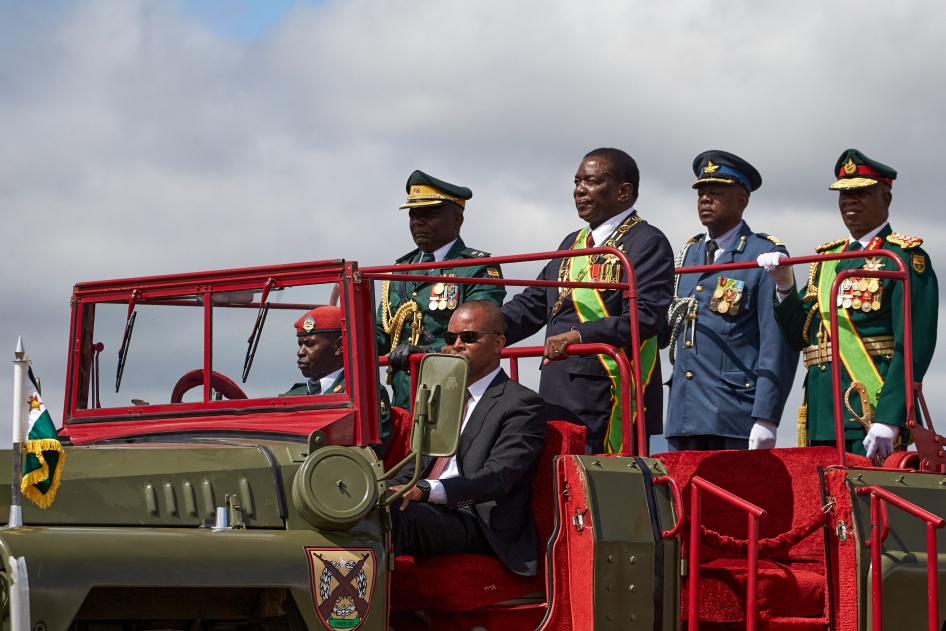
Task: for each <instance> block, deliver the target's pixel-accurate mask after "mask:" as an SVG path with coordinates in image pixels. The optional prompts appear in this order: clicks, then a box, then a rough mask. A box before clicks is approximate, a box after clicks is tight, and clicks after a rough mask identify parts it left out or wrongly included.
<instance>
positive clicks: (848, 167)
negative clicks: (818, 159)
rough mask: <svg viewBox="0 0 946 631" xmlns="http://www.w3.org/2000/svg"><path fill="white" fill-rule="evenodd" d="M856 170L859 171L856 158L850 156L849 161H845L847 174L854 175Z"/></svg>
mask: <svg viewBox="0 0 946 631" xmlns="http://www.w3.org/2000/svg"><path fill="white" fill-rule="evenodd" d="M856 171H857V165H856V164H854V160H853V159H852V158H848V159H847V162H845V163H844V173H845V175H854V173H855V172H856Z"/></svg>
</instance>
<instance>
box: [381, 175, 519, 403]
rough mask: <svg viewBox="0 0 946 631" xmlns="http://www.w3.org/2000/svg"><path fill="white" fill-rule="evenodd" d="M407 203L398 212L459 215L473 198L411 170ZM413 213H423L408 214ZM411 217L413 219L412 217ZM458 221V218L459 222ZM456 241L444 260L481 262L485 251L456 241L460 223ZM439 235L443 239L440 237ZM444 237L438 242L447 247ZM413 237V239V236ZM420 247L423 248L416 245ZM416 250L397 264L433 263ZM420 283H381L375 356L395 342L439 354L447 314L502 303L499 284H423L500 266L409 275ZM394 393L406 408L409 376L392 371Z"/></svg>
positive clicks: (495, 272) (492, 272) (483, 274)
mask: <svg viewBox="0 0 946 631" xmlns="http://www.w3.org/2000/svg"><path fill="white" fill-rule="evenodd" d="M406 191H407V201H405V202H404V203H403V204H402V205H401V209H405V208H406V209H424V208H432V207H445V205H451V204H452V205H453V206H452V207H453V208H458V209H459V211H460V212H462V210H463V209H464V208H465V207H466V200H468V199H470V198H471V197H473V193H472V191H470V189H468V188H466V187H463V186H456V185H454V184H450V183H448V182H444V181H443V180H438V179H437V178H435V177H431V176H429V175H427V174H426V173H424V172H423V171H414V172H413V173H411V175H410V177H408V179H407V185H406ZM411 212H412V213H415V212H421V211H415V210H412V211H411ZM412 216H413V215H412ZM461 221H462V218H461ZM454 229H455V230H456V232H454V233H453V235H454V236H456V241H455V242H454V243H453V245H452V246H451V247H450V249H449V250H448V251H447V253H446V255H445V256H444V257H443V261H458V260H463V259H475V258H485V257H488V256H489V253H488V252H482V251H480V250H474V249H472V248H468V247H466V244H465V243H463V239H461V238H460V237H459V224H456V225H455V226H454ZM441 237H442V235H441ZM450 238H452V236H450V237H448V238H447V239H446V240H444V241H443V242H442V245H441V246H440V247H441V248H442V247H446V245H447V243H449V242H450V240H449V239H450ZM415 239H416V237H415ZM417 243H418V244H419V245H423V244H422V243H421V242H420V241H418V242H417ZM432 251H435V250H428V251H427V252H425V251H422V250H421V249H420V248H418V249H415V250H413V251H411V252H408V253H407V254H405V255H404V256H402V257H401V258H399V259H398V260H397V264H398V265H403V264H407V263H424V262H433V261H434V257H433V254H432V253H431V252H432ZM412 274H416V275H417V276H418V277H420V278H418V280H417V281H416V282H414V281H384V282H383V283H382V285H381V301H380V305H379V307H378V320H377V339H378V352H380V353H389V352H391V351H393V350H394V349H395V348H396V347H397V346H398V345H399V344H413V345H423V346H426V347H428V348H429V349H430V350H434V351H439V350H440V349H441V348H442V347H443V334H444V332H445V331H446V330H447V324H448V323H449V322H450V316H452V315H453V312H454V311H455V310H456V308H457V307H458V306H460V305H462V304H463V303H464V302H470V301H471V300H489V301H490V302H494V303H496V304H497V305H499V306H502V304H503V298H505V296H506V289H505V288H504V287H502V286H500V285H469V284H460V283H450V282H442V281H426V280H423V278H422V277H424V276H456V277H459V278H502V271H501V270H500V268H499V266H498V265H471V266H469V267H455V268H451V267H448V266H447V265H444V267H443V268H438V269H433V270H418V271H415V272H412ZM390 383H391V386H392V388H393V390H394V405H396V406H398V407H401V408H404V409H408V410H409V409H410V408H411V405H412V403H413V401H411V378H410V375H409V374H408V373H405V372H395V373H393V376H392V377H391V380H390Z"/></svg>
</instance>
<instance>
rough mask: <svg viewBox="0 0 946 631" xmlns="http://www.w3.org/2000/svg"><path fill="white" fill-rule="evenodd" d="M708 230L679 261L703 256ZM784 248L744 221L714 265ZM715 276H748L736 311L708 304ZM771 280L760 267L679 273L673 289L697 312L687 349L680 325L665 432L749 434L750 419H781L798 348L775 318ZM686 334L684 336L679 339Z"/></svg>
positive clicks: (688, 263)
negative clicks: (692, 300) (693, 304)
mask: <svg viewBox="0 0 946 631" xmlns="http://www.w3.org/2000/svg"><path fill="white" fill-rule="evenodd" d="M704 238H705V235H701V236H700V237H699V239H698V240H697V241H696V242H694V243H691V244H690V245H689V248H688V249H687V251H686V256H685V257H684V259H683V265H684V266H692V265H702V264H703V262H704V261H705V260H706V247H705V246H704V243H703V241H704ZM776 250H777V251H779V252H785V253H786V254H787V253H788V252H787V251H786V249H785V247H784V246H781V245H776V244H775V243H774V242H772V241H770V240H769V239H768V238H767V237H766V236H764V235H759V234H755V233H754V232H752V230H750V229H749V226H748V225H746V224H745V223H743V224H742V230H740V232H739V236H738V237H736V240H735V241H734V242H733V244H732V246H730V248H729V249H727V250H725V251H723V253H722V254H720V255H719V258H717V259H716V263H717V264H722V263H740V262H744V261H755V260H756V258H757V257H758V256H759V255H760V254H762V253H764V252H772V251H776ZM720 276H722V277H724V278H730V279H735V280H740V281H743V282H744V283H745V287H744V289H743V292H742V299H741V301H740V307H739V311H738V312H737V313H736V314H735V315H729V314H728V313H727V314H721V313H719V312H718V311H712V310H711V309H710V303H711V302H712V300H713V293H714V291H715V289H716V287H717V285H718V279H719V278H720ZM774 293H775V286H774V284H773V282H772V280H771V278H770V277H769V275H768V274H767V273H766V272H765V271H764V270H763V269H762V268H761V267H754V268H752V269H744V270H732V271H728V272H725V273H713V274H681V275H680V280H679V284H678V286H677V296H678V297H685V296H694V297H695V298H696V300H697V304H698V305H699V306H698V311H697V320H696V332H695V336H694V340H693V346H692V348H686V347H685V343H686V341H687V340H689V339H690V335H689V334H687V335H686V336H684V334H683V332H682V331H681V333H680V336H679V337H678V339H677V342H676V357H675V362H676V363H675V364H674V366H673V378H672V380H671V387H670V404H669V406H668V408H667V422H666V426H665V431H664V433H665V434H666V436H668V437H673V436H691V435H703V434H710V435H714V436H727V437H730V438H748V437H749V432H750V431H751V429H752V425H753V423H754V419H757V418H762V419H766V420H770V421H773V422H775V423H776V424H778V422H779V420H780V419H781V417H782V409H783V408H784V407H785V400H786V399H787V398H788V393H789V391H790V390H791V388H792V381H793V379H794V376H795V369H796V367H797V366H798V353H797V352H794V351H792V350H791V349H790V348H789V346H788V344H786V342H785V339H784V338H783V337H782V334H781V331H780V330H779V327H778V323H777V322H776V320H775V313H774V308H773V305H772V295H773V294H774ZM684 338H686V339H684Z"/></svg>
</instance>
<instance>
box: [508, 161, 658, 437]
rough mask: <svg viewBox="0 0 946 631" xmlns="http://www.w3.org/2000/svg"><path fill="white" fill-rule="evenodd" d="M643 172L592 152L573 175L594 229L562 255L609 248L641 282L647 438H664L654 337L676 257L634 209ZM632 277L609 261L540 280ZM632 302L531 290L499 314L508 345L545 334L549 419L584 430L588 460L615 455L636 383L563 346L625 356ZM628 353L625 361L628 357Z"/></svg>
mask: <svg viewBox="0 0 946 631" xmlns="http://www.w3.org/2000/svg"><path fill="white" fill-rule="evenodd" d="M639 184H640V172H639V171H638V169H637V163H636V162H634V159H633V158H632V157H631V156H629V155H628V154H626V153H625V152H623V151H620V150H618V149H596V150H594V151H592V152H591V153H589V154H588V155H586V156H585V158H584V159H583V160H582V162H581V166H579V167H578V172H577V173H576V174H575V192H574V197H575V207H576V208H577V209H578V216H579V217H580V218H581V219H583V220H584V221H586V222H587V223H588V225H587V226H586V227H584V228H582V229H581V230H579V231H577V232H573V233H571V234H570V235H568V236H567V237H565V240H564V241H563V242H562V244H561V245H560V246H559V249H560V250H580V249H584V248H590V247H595V246H598V247H605V246H611V247H615V248H617V249H619V250H622V251H624V252H625V253H626V254H627V257H628V259H629V260H630V262H631V265H633V266H634V274H635V278H636V279H637V292H638V305H637V306H638V317H639V331H640V339H641V348H640V353H641V375H642V379H643V382H644V386H645V388H644V410H645V414H644V416H645V419H646V423H647V434H648V435H653V434H659V433H660V432H661V421H662V418H661V417H662V416H663V393H662V392H661V388H660V384H661V377H660V360H659V358H658V356H657V340H656V336H657V333H658V332H659V331H660V330H661V328H662V327H663V322H664V320H665V319H666V317H667V308H668V307H669V306H670V299H671V297H672V296H673V250H672V249H671V248H670V243H669V242H668V241H667V238H666V237H665V236H664V234H663V233H662V232H661V231H660V230H658V229H657V228H655V227H653V226H651V225H650V224H648V223H647V222H646V221H644V220H643V219H641V217H640V216H639V215H638V214H637V211H636V210H635V209H634V203H635V202H636V201H637V196H638V188H639ZM626 278H627V272H626V270H624V269H622V266H621V264H620V263H619V262H618V260H617V258H616V257H614V256H613V255H609V254H604V255H593V256H590V257H589V256H583V257H577V258H568V259H557V260H553V261H552V262H550V263H549V264H548V265H547V266H546V267H545V269H544V270H542V273H541V274H539V280H570V281H575V282H581V281H583V282H588V281H598V282H614V281H618V280H620V281H622V282H623V281H625V280H626ZM629 314H630V303H629V302H628V300H627V298H626V297H625V296H624V292H623V291H621V290H620V289H584V288H575V289H572V288H567V287H527V288H526V289H525V290H524V291H523V292H522V293H520V294H518V295H516V296H515V297H514V298H513V299H512V300H510V301H509V302H508V303H506V304H505V305H504V306H503V315H504V316H505V318H506V339H507V341H508V343H509V344H515V343H516V342H519V341H520V340H523V339H525V338H527V337H528V336H530V335H532V334H533V333H536V332H537V331H539V330H540V329H541V328H542V327H543V326H545V327H546V330H545V331H546V332H545V335H546V337H545V353H544V360H543V365H542V378H541V381H540V383H539V394H541V395H542V397H543V398H544V399H545V400H546V402H547V403H548V404H549V416H550V418H551V417H555V418H559V419H564V420H571V421H573V422H577V423H581V424H583V425H585V426H586V427H587V428H588V438H587V448H588V449H589V450H590V451H591V452H592V453H602V452H608V453H616V452H619V451H621V449H622V446H623V444H624V441H625V440H632V439H631V438H628V437H624V436H622V435H621V434H622V432H621V400H622V398H623V397H625V396H633V392H634V386H633V384H631V383H620V380H619V378H618V372H617V365H616V363H615V362H614V360H613V359H611V358H609V357H607V356H605V355H597V356H596V355H590V356H583V357H569V356H568V354H567V353H566V352H565V347H566V346H568V345H569V344H578V343H585V344H591V343H604V344H611V345H612V346H615V347H617V348H619V349H621V350H623V351H624V352H625V353H627V351H628V346H629V345H630V342H631V325H630V320H629V319H628V318H629ZM628 355H629V353H628Z"/></svg>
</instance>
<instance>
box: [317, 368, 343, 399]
mask: <svg viewBox="0 0 946 631" xmlns="http://www.w3.org/2000/svg"><path fill="white" fill-rule="evenodd" d="M343 370H345V368H344V366H343V367H342V368H339V369H338V370H336V371H335V372H330V373H329V374H327V375H325V376H324V377H322V378H321V379H319V380H318V382H319V387H320V388H321V389H322V394H332V393H331V392H330V391H329V388H331V387H332V384H333V383H335V380H336V379H338V376H339V375H340V374H342V371H343ZM310 381H315V380H314V379H313V380H310Z"/></svg>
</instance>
